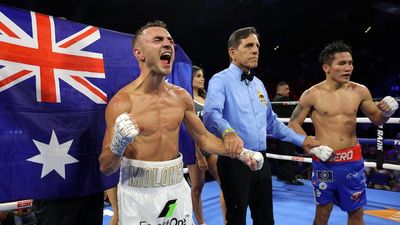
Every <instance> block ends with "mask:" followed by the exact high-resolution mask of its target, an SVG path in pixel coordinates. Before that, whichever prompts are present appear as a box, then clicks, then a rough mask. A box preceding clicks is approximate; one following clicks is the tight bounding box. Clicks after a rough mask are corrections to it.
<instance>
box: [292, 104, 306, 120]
mask: <svg viewBox="0 0 400 225" xmlns="http://www.w3.org/2000/svg"><path fill="white" fill-rule="evenodd" d="M303 109H304V107H303V106H302V105H300V104H298V105H297V106H296V108H295V109H294V110H293V113H292V116H291V117H290V121H289V122H292V121H294V120H296V119H297V118H298V117H299V116H300V114H301V112H302V111H303Z"/></svg>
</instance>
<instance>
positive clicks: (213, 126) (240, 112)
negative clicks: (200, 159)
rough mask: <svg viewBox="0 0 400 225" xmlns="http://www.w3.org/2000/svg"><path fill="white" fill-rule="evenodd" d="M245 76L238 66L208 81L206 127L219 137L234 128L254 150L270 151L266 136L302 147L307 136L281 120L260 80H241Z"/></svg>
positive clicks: (204, 110)
mask: <svg viewBox="0 0 400 225" xmlns="http://www.w3.org/2000/svg"><path fill="white" fill-rule="evenodd" d="M242 73H243V71H242V70H241V69H240V68H239V67H237V66H236V65H234V64H230V66H229V68H227V69H225V70H223V71H221V72H219V73H217V74H215V75H214V76H213V77H212V78H211V80H210V81H209V84H208V92H207V99H206V103H205V105H204V109H203V113H204V115H203V122H204V124H205V126H206V128H207V129H208V130H209V131H210V132H212V133H214V134H215V135H216V136H218V137H221V136H222V133H223V132H224V131H225V130H226V129H228V128H232V129H234V130H235V132H236V133H237V134H238V135H239V136H240V138H241V139H242V140H243V142H244V147H245V148H247V149H251V150H254V151H263V150H265V149H267V133H269V134H273V135H274V136H276V137H278V138H279V139H281V140H283V141H287V142H291V143H293V144H295V145H297V146H302V145H303V142H304V139H305V136H304V135H300V134H297V133H295V132H294V131H293V130H292V129H290V128H288V127H287V126H286V125H285V124H283V123H282V122H281V121H279V120H278V118H277V115H276V114H275V113H274V112H273V111H272V107H271V102H270V101H269V99H268V93H267V91H266V89H265V87H264V85H263V83H262V82H261V80H259V79H258V78H257V77H254V79H253V81H240V79H241V75H242ZM246 82H247V83H246Z"/></svg>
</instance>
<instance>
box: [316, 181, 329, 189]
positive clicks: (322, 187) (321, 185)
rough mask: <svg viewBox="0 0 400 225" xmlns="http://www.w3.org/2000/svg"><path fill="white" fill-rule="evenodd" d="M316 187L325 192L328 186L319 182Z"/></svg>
mask: <svg viewBox="0 0 400 225" xmlns="http://www.w3.org/2000/svg"><path fill="white" fill-rule="evenodd" d="M318 187H319V189H321V190H325V189H326V188H327V187H328V185H327V184H326V183H325V182H321V183H319V185H318Z"/></svg>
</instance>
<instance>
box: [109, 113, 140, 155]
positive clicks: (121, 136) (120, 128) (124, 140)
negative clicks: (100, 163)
mask: <svg viewBox="0 0 400 225" xmlns="http://www.w3.org/2000/svg"><path fill="white" fill-rule="evenodd" d="M138 134H139V129H138V128H137V127H136V126H135V125H134V124H133V123H132V121H131V119H130V118H129V116H128V114H126V113H123V114H121V115H119V116H118V117H117V119H116V120H115V126H114V136H113V138H112V141H111V145H110V149H111V152H112V153H114V154H116V155H119V156H122V155H123V154H124V152H125V149H126V146H128V144H130V143H131V142H133V140H135V137H136V136H137V135H138Z"/></svg>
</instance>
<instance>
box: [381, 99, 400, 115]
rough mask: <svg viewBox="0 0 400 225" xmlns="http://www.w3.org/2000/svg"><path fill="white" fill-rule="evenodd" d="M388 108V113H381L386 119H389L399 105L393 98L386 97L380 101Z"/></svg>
mask: <svg viewBox="0 0 400 225" xmlns="http://www.w3.org/2000/svg"><path fill="white" fill-rule="evenodd" d="M382 101H384V102H385V103H386V104H387V105H388V106H389V108H390V110H389V111H382V115H383V116H384V117H386V118H389V117H391V116H392V115H393V114H394V113H395V112H396V110H397V109H398V108H399V104H398V103H397V100H396V99H394V98H393V97H390V96H386V97H385V98H384V99H382Z"/></svg>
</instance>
